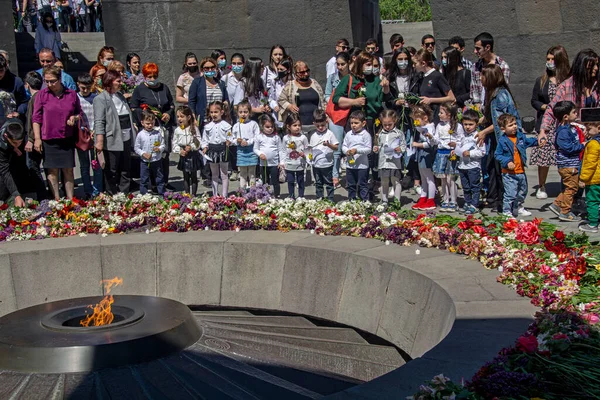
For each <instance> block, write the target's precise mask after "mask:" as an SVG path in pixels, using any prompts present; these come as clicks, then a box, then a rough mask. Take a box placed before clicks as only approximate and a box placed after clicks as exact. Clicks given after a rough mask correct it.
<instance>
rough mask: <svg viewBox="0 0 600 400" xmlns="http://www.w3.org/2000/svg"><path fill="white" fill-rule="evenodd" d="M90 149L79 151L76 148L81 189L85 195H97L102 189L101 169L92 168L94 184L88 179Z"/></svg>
mask: <svg viewBox="0 0 600 400" xmlns="http://www.w3.org/2000/svg"><path fill="white" fill-rule="evenodd" d="M92 151H94V150H88V151H81V150H79V149H77V157H78V158H79V171H80V172H81V181H82V182H83V191H84V192H85V194H86V195H92V196H97V195H98V194H99V193H100V192H101V191H102V169H101V168H99V169H95V170H93V174H94V184H93V186H92V182H91V180H90V164H91V162H90V158H91V157H92Z"/></svg>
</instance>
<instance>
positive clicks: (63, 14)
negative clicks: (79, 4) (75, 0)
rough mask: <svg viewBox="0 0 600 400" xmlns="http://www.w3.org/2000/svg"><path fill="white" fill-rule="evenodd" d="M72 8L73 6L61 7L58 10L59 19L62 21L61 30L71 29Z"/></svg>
mask: <svg viewBox="0 0 600 400" xmlns="http://www.w3.org/2000/svg"><path fill="white" fill-rule="evenodd" d="M72 11H73V10H72V8H71V7H68V6H67V7H62V6H61V7H60V10H59V12H58V21H59V23H60V27H59V28H60V31H61V32H68V31H69V26H70V23H71V18H70V17H71V12H72Z"/></svg>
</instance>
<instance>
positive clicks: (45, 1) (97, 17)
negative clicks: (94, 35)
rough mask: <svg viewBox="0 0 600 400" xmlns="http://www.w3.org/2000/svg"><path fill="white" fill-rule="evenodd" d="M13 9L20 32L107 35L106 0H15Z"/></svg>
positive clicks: (17, 29) (17, 30) (16, 29)
mask: <svg viewBox="0 0 600 400" xmlns="http://www.w3.org/2000/svg"><path fill="white" fill-rule="evenodd" d="M12 6H13V16H14V21H15V31H16V32H38V31H42V32H44V30H46V31H48V30H49V29H51V28H52V30H53V31H56V32H104V24H103V20H102V0H13V2H12ZM48 21H51V22H52V25H53V26H52V27H50V26H49V23H48Z"/></svg>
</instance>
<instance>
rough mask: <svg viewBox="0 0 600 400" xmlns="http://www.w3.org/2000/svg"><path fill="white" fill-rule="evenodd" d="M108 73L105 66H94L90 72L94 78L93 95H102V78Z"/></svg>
mask: <svg viewBox="0 0 600 400" xmlns="http://www.w3.org/2000/svg"><path fill="white" fill-rule="evenodd" d="M105 73H106V68H104V67H103V66H98V65H94V66H93V67H92V69H91V70H90V76H91V77H92V81H93V82H92V93H98V94H99V93H102V91H103V89H102V76H103V75H104V74H105Z"/></svg>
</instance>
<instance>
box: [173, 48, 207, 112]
mask: <svg viewBox="0 0 600 400" xmlns="http://www.w3.org/2000/svg"><path fill="white" fill-rule="evenodd" d="M182 70H183V73H182V74H181V75H179V78H177V87H176V89H175V100H176V101H177V102H178V103H179V104H181V105H187V104H188V95H189V91H190V86H192V82H193V81H194V79H196V78H197V77H199V76H200V75H202V74H201V73H200V66H199V65H198V58H197V57H196V55H195V54H194V53H187V54H186V55H185V62H184V63H183V68H182Z"/></svg>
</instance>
